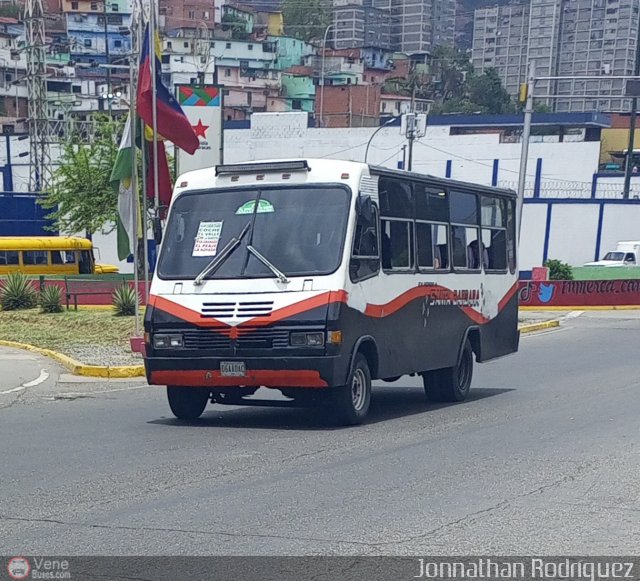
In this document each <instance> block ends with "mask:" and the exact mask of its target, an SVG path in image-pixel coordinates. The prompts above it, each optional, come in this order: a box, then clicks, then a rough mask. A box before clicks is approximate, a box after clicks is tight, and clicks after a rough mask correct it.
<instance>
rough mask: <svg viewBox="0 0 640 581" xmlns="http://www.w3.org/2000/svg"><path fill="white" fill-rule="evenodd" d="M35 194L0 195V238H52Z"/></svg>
mask: <svg viewBox="0 0 640 581" xmlns="http://www.w3.org/2000/svg"><path fill="white" fill-rule="evenodd" d="M48 213H49V210H45V209H44V208H42V207H41V206H40V205H38V203H37V195H36V194H17V193H6V192H5V193H0V236H54V235H55V234H56V233H55V232H51V231H49V230H45V227H46V226H48V225H50V222H49V221H48V220H47V219H46V215H47V214H48Z"/></svg>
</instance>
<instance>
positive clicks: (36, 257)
mask: <svg viewBox="0 0 640 581" xmlns="http://www.w3.org/2000/svg"><path fill="white" fill-rule="evenodd" d="M48 254H49V253H48V252H47V251H46V250H25V251H23V252H22V264H24V265H26V266H33V265H43V264H47V258H48V256H47V255H48Z"/></svg>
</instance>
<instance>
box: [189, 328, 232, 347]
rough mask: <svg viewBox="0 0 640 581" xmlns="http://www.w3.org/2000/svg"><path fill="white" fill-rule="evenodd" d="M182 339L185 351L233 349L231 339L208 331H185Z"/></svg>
mask: <svg viewBox="0 0 640 581" xmlns="http://www.w3.org/2000/svg"><path fill="white" fill-rule="evenodd" d="M182 337H183V341H184V348H185V349H225V350H227V349H231V339H230V338H229V336H228V335H223V334H222V333H216V332H214V331H210V330H208V329H194V330H190V331H183V332H182Z"/></svg>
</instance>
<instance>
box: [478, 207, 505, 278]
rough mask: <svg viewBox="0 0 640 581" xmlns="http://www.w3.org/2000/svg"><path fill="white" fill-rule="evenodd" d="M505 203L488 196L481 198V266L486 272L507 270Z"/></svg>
mask: <svg viewBox="0 0 640 581" xmlns="http://www.w3.org/2000/svg"><path fill="white" fill-rule="evenodd" d="M506 202H507V200H505V199H502V198H494V197H490V196H482V198H481V205H480V210H481V212H480V214H481V216H480V217H481V220H482V247H483V266H484V268H485V270H488V271H493V272H501V271H502V272H504V271H506V270H507V213H506Z"/></svg>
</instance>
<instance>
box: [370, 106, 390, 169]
mask: <svg viewBox="0 0 640 581" xmlns="http://www.w3.org/2000/svg"><path fill="white" fill-rule="evenodd" d="M395 120H396V118H395V117H391V119H387V120H386V121H385V122H384V123H383V124H382V125H380V127H378V129H376V130H375V131H374V132H373V134H372V135H371V137H369V141H368V142H367V149H365V151H364V163H367V157H368V156H369V146H370V145H371V142H372V141H373V138H374V137H375V136H376V135H377V134H378V132H379V131H381V130H382V129H384V128H385V127H387V125H391V124H392V123H393V122H394V121H395Z"/></svg>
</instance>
